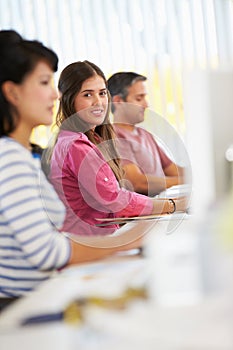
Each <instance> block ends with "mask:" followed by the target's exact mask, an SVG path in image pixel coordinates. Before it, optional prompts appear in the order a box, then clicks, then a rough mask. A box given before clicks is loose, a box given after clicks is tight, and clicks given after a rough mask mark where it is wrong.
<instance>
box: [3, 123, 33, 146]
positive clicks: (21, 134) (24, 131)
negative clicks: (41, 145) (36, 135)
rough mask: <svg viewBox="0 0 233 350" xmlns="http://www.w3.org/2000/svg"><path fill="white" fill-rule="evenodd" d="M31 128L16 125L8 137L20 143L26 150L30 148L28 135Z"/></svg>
mask: <svg viewBox="0 0 233 350" xmlns="http://www.w3.org/2000/svg"><path fill="white" fill-rule="evenodd" d="M31 132H32V130H31V129H30V130H29V129H28V128H23V127H20V126H19V127H17V128H16V129H15V130H14V131H13V132H12V133H10V134H9V137H11V138H12V139H14V140H15V141H17V142H18V143H20V144H21V145H22V146H23V147H25V148H26V149H28V150H31V146H30V136H31Z"/></svg>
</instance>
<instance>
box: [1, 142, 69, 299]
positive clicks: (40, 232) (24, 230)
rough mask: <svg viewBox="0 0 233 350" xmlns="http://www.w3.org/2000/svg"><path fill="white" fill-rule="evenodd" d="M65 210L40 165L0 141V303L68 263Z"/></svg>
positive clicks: (18, 148) (21, 149) (13, 145)
mask: <svg viewBox="0 0 233 350" xmlns="http://www.w3.org/2000/svg"><path fill="white" fill-rule="evenodd" d="M64 217H65V209H64V205H63V204H62V202H61V201H60V200H59V198H58V196H57V194H56V192H55V191H54V189H53V187H52V186H51V184H50V183H49V182H48V181H47V179H46V177H45V175H44V173H43V172H42V170H41V167H40V161H39V160H38V159H34V158H33V157H32V155H31V153H30V152H29V151H28V150H27V149H25V148H24V147H23V146H22V145H20V144H19V143H17V142H16V141H14V140H13V139H11V138H8V137H2V138H0V297H14V296H20V295H23V294H26V293H27V292H28V291H30V290H32V289H34V288H35V287H36V286H37V285H38V284H39V283H40V282H42V281H44V280H46V279H47V278H48V277H49V276H50V275H51V273H52V271H53V270H55V269H59V268H61V267H63V266H64V265H65V264H67V262H68V260H69V258H70V243H69V240H68V238H66V237H65V236H64V235H62V234H61V233H60V232H59V229H60V228H61V227H62V225H63V220H64Z"/></svg>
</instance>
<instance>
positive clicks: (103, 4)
mask: <svg viewBox="0 0 233 350" xmlns="http://www.w3.org/2000/svg"><path fill="white" fill-rule="evenodd" d="M0 28H1V29H9V28H13V29H15V30H17V31H18V32H19V33H20V34H22V35H23V36H25V37H26V38H28V39H38V40H40V41H42V42H43V43H45V44H47V45H48V46H50V47H51V48H52V49H54V50H55V51H56V52H57V54H58V56H59V59H60V60H59V70H58V72H57V73H56V75H55V83H57V79H58V76H59V73H60V72H61V70H62V69H63V68H64V67H65V66H66V65H67V64H69V63H71V62H74V61H77V60H85V59H87V60H90V61H92V62H94V63H96V64H97V65H99V66H100V68H101V69H102V70H103V71H104V73H105V75H106V77H107V78H108V77H109V76H110V75H111V74H113V73H115V72H117V71H122V70H131V71H137V72H138V73H141V74H144V75H146V76H147V77H148V96H149V104H150V111H152V112H153V113H154V114H158V115H159V116H161V117H162V118H163V119H164V120H165V121H166V122H167V123H169V125H171V126H172V127H173V128H174V130H175V133H176V136H177V134H178V135H179V137H180V138H181V140H182V141H183V142H184V147H185V148H186V149H187V151H188V155H189V157H190V160H191V164H192V172H193V183H194V186H196V193H197V199H198V208H199V209H200V210H203V208H204V207H205V206H206V205H209V203H210V202H212V201H214V200H216V198H217V196H218V198H219V196H224V195H226V194H227V193H228V192H229V191H230V189H231V187H232V178H233V176H232V174H233V172H232V158H233V155H232V153H233V147H232V145H231V144H232V143H233V128H232V127H231V124H232V122H231V120H232V110H233V102H232V101H233V98H232V97H233V96H232V86H233V73H232V69H233V1H232V0H0ZM153 113H152V114H151V113H150V115H148V117H146V119H145V127H146V128H147V129H148V130H150V131H151V132H155V131H156V128H157V127H158V125H155V119H153ZM148 114H149V113H148ZM50 137H51V128H49V127H44V126H40V127H38V128H37V129H36V130H35V131H34V132H33V135H32V140H33V141H34V142H36V143H38V144H39V145H41V146H42V147H46V146H47V143H48V140H49V138H50ZM169 138H170V135H169ZM170 141H171V140H170ZM171 142H172V141H171ZM174 147H175V146H174ZM177 152H178V151H177ZM195 177H196V179H198V181H196V183H195ZM200 195H201V196H200ZM200 199H201V204H200V203H199V201H200Z"/></svg>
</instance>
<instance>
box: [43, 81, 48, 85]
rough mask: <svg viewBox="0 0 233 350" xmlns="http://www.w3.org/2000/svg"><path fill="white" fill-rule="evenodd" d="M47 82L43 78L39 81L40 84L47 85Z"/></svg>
mask: <svg viewBox="0 0 233 350" xmlns="http://www.w3.org/2000/svg"><path fill="white" fill-rule="evenodd" d="M48 83H49V82H48V81H47V80H43V81H42V82H41V84H42V85H48Z"/></svg>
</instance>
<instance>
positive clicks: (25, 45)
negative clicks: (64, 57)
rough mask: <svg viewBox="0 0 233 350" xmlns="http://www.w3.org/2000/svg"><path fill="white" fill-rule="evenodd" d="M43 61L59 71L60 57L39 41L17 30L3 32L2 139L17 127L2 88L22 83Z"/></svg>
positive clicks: (0, 60) (0, 36) (0, 62)
mask: <svg viewBox="0 0 233 350" xmlns="http://www.w3.org/2000/svg"><path fill="white" fill-rule="evenodd" d="M39 61H46V62H47V63H48V64H49V65H50V66H51V69H52V70H53V71H54V72H56V70H57V65H58V57H57V55H56V53H55V52H54V51H52V50H51V49H49V48H47V47H46V46H44V45H43V44H42V43H41V42H39V41H37V40H25V39H23V38H22V37H21V35H20V34H18V33H17V32H16V31H14V30H1V31H0V137H1V136H4V135H9V134H10V133H11V132H12V131H14V129H15V127H16V126H17V120H15V118H13V115H12V106H11V105H10V103H9V102H8V101H7V99H6V98H5V95H4V93H3V91H2V86H3V84H4V82H6V81H12V82H14V83H16V84H20V83H21V82H22V81H23V80H24V78H25V77H26V75H27V74H29V73H30V72H32V71H33V69H34V68H35V66H36V64H37V63H38V62H39Z"/></svg>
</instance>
